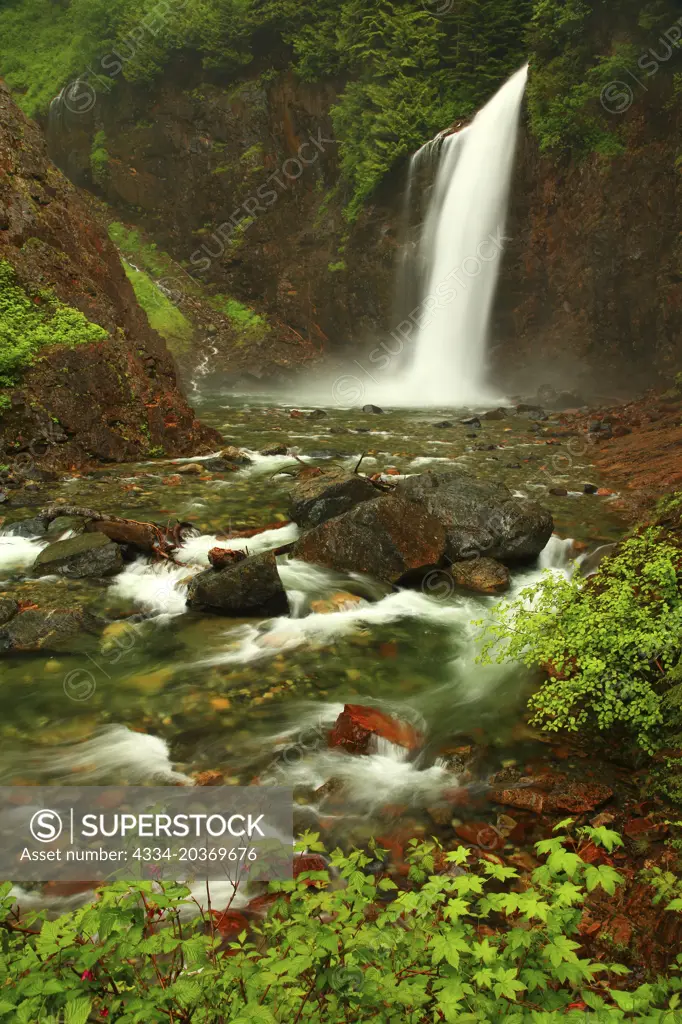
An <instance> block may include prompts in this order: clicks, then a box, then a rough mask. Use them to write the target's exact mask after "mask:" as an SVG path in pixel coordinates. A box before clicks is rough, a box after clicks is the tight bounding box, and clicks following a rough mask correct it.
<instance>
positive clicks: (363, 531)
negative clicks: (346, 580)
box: [293, 495, 446, 583]
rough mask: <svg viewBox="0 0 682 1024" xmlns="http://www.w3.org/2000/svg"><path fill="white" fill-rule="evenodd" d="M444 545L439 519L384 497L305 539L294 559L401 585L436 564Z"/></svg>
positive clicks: (396, 500)
mask: <svg viewBox="0 0 682 1024" xmlns="http://www.w3.org/2000/svg"><path fill="white" fill-rule="evenodd" d="M445 546H446V533H445V529H444V527H443V526H442V524H441V523H440V522H439V520H438V519H437V518H436V517H435V516H433V515H430V514H429V513H428V512H427V511H426V510H425V509H424V508H421V507H420V506H419V505H415V504H413V503H412V502H409V501H406V500H405V499H403V498H399V497H396V496H394V495H385V496H384V497H380V498H375V499H374V500H373V501H364V502H362V504H360V505H357V506H356V507H355V508H353V509H351V511H350V512H346V513H345V514H344V515H341V516H337V517H336V518H334V519H329V520H328V521H327V522H324V523H322V524H321V525H320V526H317V527H315V528H314V529H313V530H310V531H309V532H308V533H306V534H304V536H303V537H302V538H301V539H300V540H299V541H298V542H297V543H296V544H295V546H294V550H293V557H294V558H301V559H303V560H304V561H306V562H316V563H317V564H318V565H324V566H326V567H327V568H329V569H337V570H338V571H340V572H363V573H368V574H369V575H370V576H375V577H377V578H378V579H382V580H386V581H387V582H389V583H398V582H401V581H402V580H403V577H405V576H407V575H408V574H409V573H411V571H412V570H422V569H424V568H425V567H427V566H433V565H437V564H438V563H439V561H440V560H441V558H442V556H443V552H444V549H445Z"/></svg>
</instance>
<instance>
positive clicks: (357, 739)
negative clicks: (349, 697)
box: [329, 704, 422, 754]
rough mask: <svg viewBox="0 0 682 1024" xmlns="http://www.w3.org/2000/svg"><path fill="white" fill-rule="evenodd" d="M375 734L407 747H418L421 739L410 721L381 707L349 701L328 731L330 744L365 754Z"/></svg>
mask: <svg viewBox="0 0 682 1024" xmlns="http://www.w3.org/2000/svg"><path fill="white" fill-rule="evenodd" d="M373 736H381V737H383V739H386V740H389V741H390V742H391V743H395V744H396V745H397V746H399V747H407V749H408V750H416V749H417V748H418V747H419V746H421V743H422V737H421V735H420V733H418V732H417V730H416V729H415V728H414V727H413V726H411V725H410V724H409V723H407V722H400V721H398V720H397V719H394V718H391V717H390V716H389V715H386V714H384V712H383V711H379V709H378V708H368V707H364V706H363V705H362V704H346V706H345V707H344V709H343V711H342V712H341V714H340V715H339V717H338V718H337V720H336V724H335V725H334V728H333V729H332V731H331V732H330V733H329V746H330V747H342V748H343V749H344V750H346V751H348V753H349V754H366V753H368V751H369V749H370V741H371V740H372V737H373Z"/></svg>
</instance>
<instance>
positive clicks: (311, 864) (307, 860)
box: [293, 853, 328, 886]
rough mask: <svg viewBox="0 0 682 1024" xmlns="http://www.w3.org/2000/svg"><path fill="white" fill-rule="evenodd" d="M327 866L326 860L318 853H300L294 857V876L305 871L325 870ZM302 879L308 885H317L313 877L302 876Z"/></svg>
mask: <svg viewBox="0 0 682 1024" xmlns="http://www.w3.org/2000/svg"><path fill="white" fill-rule="evenodd" d="M327 868H328V864H327V862H326V860H325V859H324V857H321V856H320V855H319V854H318V853H300V854H298V856H296V857H294V869H293V870H294V878H298V876H299V875H302V874H304V873H305V872H307V871H326V870H327ZM303 881H304V882H305V884H306V885H308V886H314V885H317V882H316V880H315V879H314V878H304V879H303Z"/></svg>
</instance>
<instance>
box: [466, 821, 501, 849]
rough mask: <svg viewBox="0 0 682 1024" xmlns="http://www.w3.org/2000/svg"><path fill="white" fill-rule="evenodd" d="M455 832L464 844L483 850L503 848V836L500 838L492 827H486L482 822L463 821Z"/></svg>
mask: <svg viewBox="0 0 682 1024" xmlns="http://www.w3.org/2000/svg"><path fill="white" fill-rule="evenodd" d="M455 832H456V833H457V835H458V836H459V838H460V839H463V840H464V841H465V842H466V843H473V844H474V845H475V846H480V847H481V848H482V849H484V850H502V849H503V848H504V836H501V835H500V833H499V832H498V831H497V829H496V828H495V827H494V826H493V825H488V824H487V823H486V822H484V821H465V822H464V823H463V824H462V825H458V826H457V828H456V829H455Z"/></svg>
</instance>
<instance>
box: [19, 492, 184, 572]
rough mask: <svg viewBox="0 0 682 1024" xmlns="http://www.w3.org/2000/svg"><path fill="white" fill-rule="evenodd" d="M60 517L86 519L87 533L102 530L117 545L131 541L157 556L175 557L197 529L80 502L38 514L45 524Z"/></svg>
mask: <svg viewBox="0 0 682 1024" xmlns="http://www.w3.org/2000/svg"><path fill="white" fill-rule="evenodd" d="M60 516H73V517H74V518H76V519H85V520H87V522H86V526H85V529H86V531H87V532H97V533H103V534H104V535H105V536H106V537H109V539H110V540H113V541H115V542H116V543H117V544H130V545H131V546H132V547H134V548H137V549H138V550H139V551H142V552H144V553H145V554H150V555H154V556H155V557H156V558H167V559H170V560H174V559H173V552H174V551H176V550H177V549H178V548H179V547H180V546H181V545H182V543H183V541H184V540H186V539H187V537H190V536H193V535H194V536H196V535H197V533H198V531H197V529H196V527H195V526H193V525H192V523H184V522H176V523H174V524H173V525H172V526H171V525H168V526H163V525H162V524H160V523H147V522H141V523H140V522H137V520H135V519H125V518H122V517H121V516H112V515H110V514H109V513H108V512H99V511H97V510H96V509H92V508H84V507H83V506H81V505H48V506H47V508H44V509H41V511H40V512H39V513H38V515H37V516H36V518H37V519H39V520H40V521H41V522H42V523H44V524H45V525H46V526H47V525H48V524H49V523H51V522H52V521H53V520H54V519H58V518H59V517H60Z"/></svg>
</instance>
